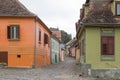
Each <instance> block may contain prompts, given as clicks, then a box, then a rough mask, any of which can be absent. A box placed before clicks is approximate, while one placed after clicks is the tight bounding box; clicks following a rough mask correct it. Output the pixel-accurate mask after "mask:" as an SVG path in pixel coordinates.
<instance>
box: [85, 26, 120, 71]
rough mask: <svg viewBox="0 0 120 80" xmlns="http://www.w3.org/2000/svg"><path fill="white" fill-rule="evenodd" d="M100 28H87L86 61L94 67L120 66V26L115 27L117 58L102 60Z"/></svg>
mask: <svg viewBox="0 0 120 80" xmlns="http://www.w3.org/2000/svg"><path fill="white" fill-rule="evenodd" d="M100 36H101V35H100V28H86V36H85V37H86V42H85V45H86V63H88V64H91V65H92V66H91V67H92V68H93V69H101V68H102V69H106V68H120V28H116V29H115V60H113V61H109V60H108V61H103V60H101V53H100V52H101V45H100V44H101V41H100V40H101V39H100Z"/></svg>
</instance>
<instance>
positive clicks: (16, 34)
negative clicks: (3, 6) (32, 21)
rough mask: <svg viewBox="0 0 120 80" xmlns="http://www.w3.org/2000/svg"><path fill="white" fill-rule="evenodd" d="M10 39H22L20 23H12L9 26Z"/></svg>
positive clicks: (8, 36) (8, 35)
mask: <svg viewBox="0 0 120 80" xmlns="http://www.w3.org/2000/svg"><path fill="white" fill-rule="evenodd" d="M7 38H8V39H20V27H19V26H18V25H11V26H8V27H7Z"/></svg>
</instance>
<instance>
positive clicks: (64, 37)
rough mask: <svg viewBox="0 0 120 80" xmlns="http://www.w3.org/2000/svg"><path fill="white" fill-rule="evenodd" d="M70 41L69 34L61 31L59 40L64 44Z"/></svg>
mask: <svg viewBox="0 0 120 80" xmlns="http://www.w3.org/2000/svg"><path fill="white" fill-rule="evenodd" d="M71 39H72V37H71V34H68V33H67V32H65V31H63V30H61V40H62V42H63V43H64V44H66V43H67V42H69V41H70V40H71Z"/></svg>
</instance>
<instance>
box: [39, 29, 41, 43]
mask: <svg viewBox="0 0 120 80" xmlns="http://www.w3.org/2000/svg"><path fill="white" fill-rule="evenodd" d="M39 41H41V31H39Z"/></svg>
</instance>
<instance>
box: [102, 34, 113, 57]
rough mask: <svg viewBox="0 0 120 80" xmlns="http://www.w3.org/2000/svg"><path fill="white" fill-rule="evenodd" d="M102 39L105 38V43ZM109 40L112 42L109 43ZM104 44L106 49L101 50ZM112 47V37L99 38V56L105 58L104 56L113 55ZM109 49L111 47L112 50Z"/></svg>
mask: <svg viewBox="0 0 120 80" xmlns="http://www.w3.org/2000/svg"><path fill="white" fill-rule="evenodd" d="M103 38H106V40H107V41H106V42H104V41H103ZM110 40H111V41H112V42H110ZM105 43H106V49H105V46H104V48H103V45H105ZM111 45H112V46H111ZM114 45H115V42H114V36H101V55H105V56H106V55H115V48H114ZM111 47H112V50H111ZM110 51H111V52H110Z"/></svg>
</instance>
